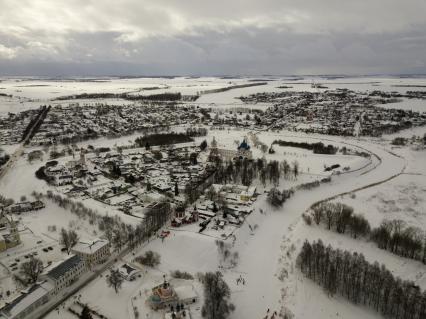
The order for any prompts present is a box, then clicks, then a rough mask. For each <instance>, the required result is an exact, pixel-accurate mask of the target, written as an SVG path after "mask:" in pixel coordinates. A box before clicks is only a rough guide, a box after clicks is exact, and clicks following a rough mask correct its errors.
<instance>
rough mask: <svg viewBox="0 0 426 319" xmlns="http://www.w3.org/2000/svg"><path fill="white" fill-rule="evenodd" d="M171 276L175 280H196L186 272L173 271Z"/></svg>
mask: <svg viewBox="0 0 426 319" xmlns="http://www.w3.org/2000/svg"><path fill="white" fill-rule="evenodd" d="M170 275H171V276H172V277H173V278H177V279H188V280H192V279H194V276H192V275H191V274H190V273H189V272H186V271H180V270H175V271H172V272H171V273H170Z"/></svg>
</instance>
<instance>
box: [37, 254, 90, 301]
mask: <svg viewBox="0 0 426 319" xmlns="http://www.w3.org/2000/svg"><path fill="white" fill-rule="evenodd" d="M86 270H87V267H86V265H85V263H84V261H83V260H82V259H81V257H80V256H78V255H72V256H70V257H68V258H67V259H65V260H63V261H59V262H57V263H54V264H52V265H50V266H48V267H47V268H46V269H45V270H44V272H43V274H42V278H46V279H47V280H49V281H50V282H51V283H53V285H54V290H53V294H55V295H56V294H58V293H59V292H60V291H61V290H62V289H64V288H65V287H68V286H69V285H71V284H72V283H73V282H75V281H76V280H77V279H78V278H79V277H80V275H81V274H83V273H84V272H86Z"/></svg>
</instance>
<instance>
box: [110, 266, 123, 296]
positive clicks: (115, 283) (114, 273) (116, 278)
mask: <svg viewBox="0 0 426 319" xmlns="http://www.w3.org/2000/svg"><path fill="white" fill-rule="evenodd" d="M122 283H123V277H122V276H121V274H120V272H119V271H118V269H111V270H110V273H109V276H108V277H107V284H108V287H113V288H114V290H115V292H116V293H117V294H118V290H119V289H120V288H121V284H122Z"/></svg>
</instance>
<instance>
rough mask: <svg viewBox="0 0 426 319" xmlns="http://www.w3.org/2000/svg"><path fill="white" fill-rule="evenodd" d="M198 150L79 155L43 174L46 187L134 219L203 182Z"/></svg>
mask: <svg viewBox="0 0 426 319" xmlns="http://www.w3.org/2000/svg"><path fill="white" fill-rule="evenodd" d="M199 152H200V151H199V148H198V147H195V146H192V145H191V146H188V145H185V146H181V147H176V148H167V149H166V150H165V149H156V150H154V149H148V150H147V149H145V148H136V149H125V150H123V151H120V152H119V151H110V152H105V153H100V154H95V153H92V154H90V155H87V158H86V154H85V153H84V152H83V151H82V152H81V153H80V156H79V158H77V159H73V160H71V161H68V162H66V163H58V164H56V165H53V166H46V167H45V169H44V172H45V175H46V176H47V178H48V181H49V183H51V184H53V185H55V186H62V188H61V189H62V191H63V192H64V193H67V194H69V195H70V196H74V197H78V196H88V197H90V198H93V199H95V200H98V201H101V202H103V203H105V204H107V205H111V206H116V207H117V208H118V209H121V210H123V211H125V212H127V213H130V214H134V215H138V212H139V211H141V210H143V209H144V208H145V207H146V206H147V205H149V204H150V203H152V202H157V201H160V200H161V198H163V197H164V196H169V197H173V196H175V197H179V196H177V195H182V196H180V197H182V198H183V195H184V194H185V191H186V188H187V186H188V185H191V186H193V185H201V184H203V183H205V182H206V181H208V180H209V178H210V176H211V175H212V170H211V167H209V166H208V164H207V163H205V161H204V160H203V159H202V158H201V156H199ZM191 158H192V159H191ZM197 158H198V159H197ZM120 177H121V178H120Z"/></svg>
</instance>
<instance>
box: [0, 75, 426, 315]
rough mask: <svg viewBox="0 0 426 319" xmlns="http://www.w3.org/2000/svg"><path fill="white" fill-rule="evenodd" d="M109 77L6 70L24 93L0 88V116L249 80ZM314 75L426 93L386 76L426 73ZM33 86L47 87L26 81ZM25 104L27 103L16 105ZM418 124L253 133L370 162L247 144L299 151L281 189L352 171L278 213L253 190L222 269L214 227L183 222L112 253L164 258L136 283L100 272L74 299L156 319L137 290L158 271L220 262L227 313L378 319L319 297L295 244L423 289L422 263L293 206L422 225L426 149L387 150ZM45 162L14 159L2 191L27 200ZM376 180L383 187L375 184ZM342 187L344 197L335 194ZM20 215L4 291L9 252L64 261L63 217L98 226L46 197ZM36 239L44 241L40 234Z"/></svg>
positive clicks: (237, 133)
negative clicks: (26, 77)
mask: <svg viewBox="0 0 426 319" xmlns="http://www.w3.org/2000/svg"><path fill="white" fill-rule="evenodd" d="M106 80H107V82H99V81H94V82H75V81H48V82H49V83H45V82H42V83H41V82H40V81H38V80H30V81H20V82H16V81H15V79H6V80H5V81H3V82H1V83H0V88H1V90H0V93H7V94H13V95H14V96H19V97H21V98H20V99H18V98H13V99H9V98H4V97H0V98H1V99H2V100H1V102H2V104H1V105H2V106H0V113H1V112H9V111H16V110H22V109H26V108H32V107H38V106H39V105H40V103H45V102H48V101H49V99H52V98H55V97H58V96H63V95H69V94H80V93H85V92H86V93H94V92H130V91H134V92H135V94H136V93H140V94H153V93H158V92H165V91H170V92H176V91H180V92H182V93H184V94H194V93H196V92H197V91H199V90H204V89H212V88H218V87H225V86H228V85H230V84H241V83H247V79H231V80H229V79H214V78H199V79H185V78H176V79H148V78H146V79H112V80H111V79H106ZM316 81H317V82H321V83H322V84H324V85H326V86H328V87H329V88H330V89H333V88H343V87H346V88H349V89H354V90H363V91H365V90H373V89H380V90H385V91H398V92H402V93H404V92H405V91H407V90H425V88H407V87H395V86H394V85H400V84H410V85H425V83H426V80H425V79H404V80H401V79H398V78H352V79H351V78H344V79H334V80H326V79H321V80H316ZM229 82H231V83H229ZM310 83H311V79H310V78H305V79H303V80H297V81H290V80H289V79H288V78H287V79H286V78H282V79H277V81H272V82H268V84H267V85H265V86H260V87H251V88H244V89H236V90H230V91H226V92H222V93H217V94H208V95H204V96H202V97H201V98H200V99H199V101H198V102H200V106H209V105H211V104H212V103H214V106H217V107H224V108H226V107H228V106H240V105H239V104H240V101H239V100H238V99H235V98H236V97H238V96H240V95H242V94H250V93H256V92H262V91H273V90H276V89H275V88H276V86H279V85H284V84H285V85H289V86H293V88H292V89H291V90H313V89H311V86H310ZM40 84H41V85H48V86H38V87H36V86H34V85H40ZM153 86H161V87H162V88H161V89H159V90H152V91H151V90H149V91H140V92H138V90H140V89H141V88H144V87H153ZM166 87H167V88H166ZM8 99H9V100H8ZM29 99H37V101H36V102H31V101H30V100H29ZM22 101H24V102H23V103H21V102H22ZM92 102H93V101H92ZM423 102H424V101H421V102H419V101H417V100H406V101H403V102H400V103H395V104H389V105H386V106H385V107H396V106H397V107H401V108H410V109H414V110H422V108H423V107H425V103H423ZM120 103H121V101H120ZM123 103H124V102H123ZM195 104H196V103H195ZM252 107H264V106H260V105H257V106H252ZM248 133H249V131H247V130H224V131H218V130H214V131H211V132H210V133H209V135H208V136H207V137H205V138H206V139H207V141H208V142H209V143H210V142H211V140H212V139H213V136H214V137H215V138H216V140H217V141H218V143H219V147H226V148H236V146H237V145H236V143H235V141H241V140H242V138H243V137H244V136H248ZM424 133H425V129H424V128H416V129H413V130H406V131H403V132H400V133H397V134H393V135H389V136H384V137H383V138H374V139H373V138H361V139H355V138H346V137H345V138H343V137H336V136H322V135H318V134H310V135H307V134H303V133H294V132H285V131H283V132H279V133H277V132H259V133H258V134H257V136H258V138H259V140H260V141H261V142H263V143H265V144H266V145H268V146H269V145H271V143H272V142H273V141H274V140H275V139H282V140H292V141H298V142H301V141H307V142H318V141H322V142H323V143H324V144H326V145H327V144H333V145H334V146H338V147H343V146H346V147H347V148H351V149H353V150H358V151H364V152H367V153H370V154H371V157H370V158H369V159H368V158H364V157H359V156H353V155H342V154H340V153H339V154H337V155H320V154H313V153H312V152H309V151H305V150H301V149H297V148H288V147H279V146H275V147H274V149H275V151H276V152H275V154H262V152H261V151H260V149H256V148H253V155H254V157H255V158H257V157H262V156H265V158H266V159H268V160H271V159H275V160H280V161H281V160H283V159H286V160H287V161H288V162H289V163H292V162H293V161H296V160H297V161H298V162H299V164H300V168H301V171H302V174H301V175H300V177H299V179H298V180H297V181H285V180H281V185H280V188H287V187H290V186H294V185H296V184H298V183H302V182H307V181H312V180H315V179H318V178H319V177H323V176H326V175H328V173H325V172H324V165H327V166H329V165H331V164H336V163H338V164H340V165H341V167H345V166H349V167H350V171H349V172H346V173H345V174H341V175H340V176H333V179H332V182H331V183H329V184H324V185H321V186H320V187H318V188H315V189H312V190H306V191H298V192H297V193H296V194H295V195H294V196H293V197H292V198H291V199H290V200H288V201H287V202H286V203H285V204H284V206H283V207H282V208H281V209H278V210H275V209H272V208H271V207H270V206H269V205H268V204H267V203H266V200H265V196H266V195H261V196H260V197H259V199H258V200H257V201H256V202H255V204H254V206H255V210H254V212H253V213H252V214H251V215H249V216H248V218H247V220H246V222H245V223H244V224H243V225H242V227H240V228H238V229H236V230H235V232H234V235H235V237H234V236H231V237H230V238H229V239H228V240H227V241H228V242H229V243H230V244H232V245H233V247H232V251H237V252H238V253H239V261H238V264H237V266H236V267H234V268H229V267H228V266H227V265H225V267H220V266H221V264H223V263H222V262H221V260H220V256H219V253H218V250H217V247H216V244H215V240H216V238H215V237H214V236H213V237H212V236H208V235H206V234H199V233H198V232H197V231H196V229H194V228H193V227H192V228H191V226H188V227H182V228H180V229H179V230H171V234H170V236H168V237H167V238H166V239H165V240H164V241H162V240H160V239H156V240H154V241H151V242H150V243H147V244H146V245H145V246H144V247H142V248H139V249H137V250H136V251H134V255H133V254H132V253H131V254H129V255H128V256H125V257H124V258H123V260H118V261H117V263H116V264H115V266H119V265H120V264H122V263H123V262H132V261H133V259H134V257H135V256H137V255H140V254H142V253H143V252H145V251H147V250H154V251H156V252H158V253H159V254H160V255H161V264H160V265H159V266H158V268H157V269H146V268H142V272H143V275H142V277H141V278H138V279H137V280H136V281H133V282H125V283H124V284H123V287H122V289H121V290H120V292H119V294H116V293H115V292H114V290H113V289H112V288H110V287H107V285H106V281H105V274H106V273H104V274H102V276H100V277H98V278H97V279H96V280H94V281H93V282H91V283H90V284H89V285H87V286H86V287H85V288H84V289H82V290H81V291H80V292H79V293H78V294H77V295H81V297H80V298H81V301H82V302H84V303H88V304H89V305H90V306H91V307H93V308H94V309H96V310H98V311H99V312H100V313H102V314H105V315H106V316H108V317H110V318H123V319H127V318H129V319H133V318H134V315H133V311H132V307H134V306H136V307H137V308H138V310H139V312H140V314H141V316H140V318H146V317H147V316H146V314H147V313H148V314H149V316H150V317H148V318H153V319H156V318H158V319H159V318H160V314H159V313H151V312H150V311H149V309H148V308H147V307H146V305H145V300H146V292H147V291H149V289H150V288H151V287H152V286H154V285H156V284H158V283H160V282H161V280H162V278H163V277H162V276H163V274H169V273H170V271H173V270H181V271H188V272H190V273H192V274H196V273H197V272H206V271H216V270H221V271H222V272H223V273H224V278H225V280H226V281H227V283H228V284H229V286H230V288H231V291H232V302H233V303H234V304H235V305H236V311H235V312H234V313H233V314H232V316H231V318H232V319H247V318H255V319H257V318H259V319H260V318H264V316H265V314H266V310H267V309H268V308H269V309H271V310H272V311H274V310H276V311H280V310H281V309H282V307H286V308H288V309H290V311H291V312H292V313H294V315H295V318H348V319H355V318H369V319H370V318H371V319H372V318H379V315H377V314H376V313H374V312H373V311H371V310H370V309H366V308H362V307H360V306H358V305H353V304H351V303H350V302H348V301H346V300H345V299H343V298H339V297H329V296H327V295H326V294H325V293H324V291H323V290H322V288H320V287H319V286H317V285H316V284H315V283H313V282H311V281H310V280H308V279H306V278H305V277H304V276H303V275H302V274H301V273H300V272H299V271H298V270H297V269H296V268H295V258H296V256H297V253H298V251H299V248H300V246H301V245H302V243H303V241H304V240H305V239H308V240H310V241H312V240H317V239H318V238H321V239H322V240H323V241H324V243H325V244H331V245H332V246H333V247H335V248H342V249H348V250H351V251H358V252H361V253H363V254H364V256H365V258H366V259H367V260H368V261H371V262H373V261H375V260H378V261H379V262H381V263H385V264H386V267H387V268H389V269H390V270H391V271H392V272H393V273H394V274H395V275H397V276H400V277H401V278H403V279H410V280H413V281H415V282H416V283H417V284H418V285H419V286H420V287H422V289H426V269H425V266H424V265H422V264H420V263H419V262H416V261H413V260H409V259H404V258H401V257H398V256H395V255H392V254H390V253H389V252H387V251H383V250H380V249H378V248H377V247H376V246H375V245H374V244H372V243H369V242H366V241H363V240H354V239H351V238H350V237H349V236H343V235H339V234H337V233H333V232H329V231H327V230H325V229H323V228H322V227H317V226H310V227H309V226H307V225H305V224H304V222H303V220H302V218H301V215H302V213H303V212H305V211H306V209H308V208H309V207H310V206H311V205H312V204H313V203H314V202H316V201H319V200H323V199H326V198H331V199H332V200H335V201H342V202H345V203H348V204H350V205H351V206H354V207H355V210H356V212H361V213H363V214H364V215H365V216H366V218H367V219H368V220H369V221H370V223H371V224H372V225H373V226H374V225H378V224H379V223H380V222H381V220H382V219H383V218H401V219H403V220H405V221H406V222H407V223H409V224H411V225H416V226H419V227H422V228H423V229H426V215H425V211H426V209H425V208H426V200H425V195H426V181H425V178H424V176H425V175H426V166H425V165H424V163H425V159H426V151H415V150H412V149H411V148H410V147H409V146H407V147H402V148H394V147H392V146H391V145H390V143H389V141H390V140H392V139H393V138H394V137H396V136H405V137H411V136H412V135H413V134H416V135H421V136H423V134H424ZM136 136H137V135H134V136H127V137H122V138H120V139H107V138H102V139H98V140H93V141H86V142H84V143H81V144H80V145H84V146H87V145H89V144H92V145H93V146H109V147H112V146H114V144H117V145H124V144H129V143H130V142H131V141H133V140H134V138H135V137H136ZM203 139H204V137H200V138H197V139H196V142H195V143H197V144H199V143H200V142H201V141H202V140H203ZM249 143H250V140H249ZM1 147H2V148H4V149H5V150H6V151H7V152H12V151H13V150H14V147H15V146H11V147H3V146H1ZM65 159H66V158H64V159H63V160H65ZM45 160H47V155H45ZM61 160H62V159H61ZM44 162H45V161H43V162H41V161H40V162H37V161H36V162H34V163H33V164H30V163H28V162H27V160H26V158H25V157H22V158H20V159H19V160H18V161H17V163H16V165H15V167H14V168H13V169H12V170H10V171H9V172H8V173H7V174H6V175H5V176H4V177H3V178H2V179H1V180H0V193H1V194H3V195H5V196H7V197H12V198H14V199H15V200H19V198H20V196H22V195H26V196H27V197H29V196H30V194H31V192H32V191H33V190H36V191H38V192H46V191H47V190H51V189H52V188H51V187H49V186H48V185H46V183H45V182H44V181H41V180H38V179H36V178H35V176H34V172H35V171H36V170H37V169H38V168H39V167H40V166H41V165H43V164H44ZM381 182H383V183H381ZM375 183H381V184H378V185H374V186H372V184H375ZM370 186H372V187H370ZM259 189H260V190H262V189H263V188H262V187H261V186H260V185H259ZM346 193H347V194H346ZM339 194H344V195H342V196H339V197H337V198H334V197H335V196H336V195H339ZM83 202H84V204H85V205H87V206H89V207H92V208H96V209H97V210H98V211H99V212H101V213H108V214H120V216H121V217H122V218H123V219H125V218H129V219H128V220H127V219H126V220H124V221H125V222H128V223H133V222H135V221H134V218H133V219H132V218H131V217H126V216H124V215H123V214H122V213H121V212H117V211H113V210H111V208H110V207H108V206H106V205H103V204H101V203H99V202H96V201H93V200H84V201H83ZM260 209H262V210H263V211H265V214H261V213H260ZM20 218H21V224H22V226H21V227H20V229H21V237H22V240H23V244H22V245H21V246H18V247H16V248H14V249H12V250H10V251H8V252H7V254H5V253H3V254H1V255H0V261H1V263H2V264H4V265H5V266H6V267H3V268H2V270H1V271H0V283H1V289H0V293H1V292H2V289H3V291H4V290H5V289H9V288H10V289H11V290H13V288H14V283H13V282H12V281H11V275H10V273H9V268H11V267H10V265H11V264H12V263H14V262H16V261H15V259H17V258H18V259H20V262H21V259H22V260H24V259H25V257H24V256H25V255H26V254H28V253H29V252H35V251H37V252H38V254H39V256H40V257H41V258H42V259H43V261H44V262H46V263H47V262H48V261H55V260H58V259H59V258H61V256H62V253H61V252H60V249H59V245H58V243H57V240H58V231H59V230H60V228H61V227H68V226H72V227H73V228H74V229H76V230H77V231H78V233H79V234H80V235H81V236H82V237H93V236H96V235H97V233H96V229H94V228H93V227H91V226H90V225H89V223H88V221H85V220H78V219H77V218H76V217H75V215H73V214H71V213H70V212H69V211H66V210H63V209H61V208H59V207H57V206H56V205H54V204H52V203H49V202H47V207H46V208H45V209H42V210H40V211H36V212H31V213H26V214H23V215H21V216H20ZM131 219H132V220H131ZM49 225H56V226H57V230H56V232H54V231H49V230H48V226H49ZM249 225H251V226H257V227H255V231H252V230H251V229H250V228H249ZM39 241H41V243H37V242H39ZM48 246H51V247H52V250H49V251H48V252H44V251H43V250H42V249H43V248H45V247H48ZM8 255H9V256H8ZM0 267H1V265H0ZM145 271H146V272H145ZM240 276H242V277H243V278H244V279H245V284H244V285H242V284H237V282H236V279H237V278H238V277H240ZM193 284H194V286H195V288H196V289H197V291H198V293H199V294H200V296H201V295H202V288H201V286H200V284H199V283H198V282H197V281H195V282H194V283H193ZM5 287H8V288H5ZM15 290H16V289H15ZM15 292H16V291H15ZM139 292H140V293H139ZM76 298H77V297H76ZM72 302H73V298H71V299H70V300H68V301H67V302H66V305H67V306H69V305H71V304H72ZM200 307H201V302H199V303H198V304H196V305H195V306H194V307H193V309H192V310H193V315H194V318H196V319H198V318H200V313H199V310H200ZM48 318H49V319H53V318H65V319H68V318H69V319H71V318H74V316H73V315H71V313H69V312H68V311H67V310H65V309H64V308H62V309H59V313H58V311H53V312H51V313H50V314H49V315H48Z"/></svg>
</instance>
